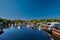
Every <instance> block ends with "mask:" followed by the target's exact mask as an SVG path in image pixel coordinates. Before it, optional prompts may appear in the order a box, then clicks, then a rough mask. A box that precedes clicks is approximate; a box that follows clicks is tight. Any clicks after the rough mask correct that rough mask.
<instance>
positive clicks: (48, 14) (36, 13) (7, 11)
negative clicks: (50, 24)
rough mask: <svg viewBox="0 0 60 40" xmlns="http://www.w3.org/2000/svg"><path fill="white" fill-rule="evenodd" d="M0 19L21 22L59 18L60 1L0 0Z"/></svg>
mask: <svg viewBox="0 0 60 40" xmlns="http://www.w3.org/2000/svg"><path fill="white" fill-rule="evenodd" d="M0 17H1V18H5V19H21V20H31V19H45V18H60V0H0Z"/></svg>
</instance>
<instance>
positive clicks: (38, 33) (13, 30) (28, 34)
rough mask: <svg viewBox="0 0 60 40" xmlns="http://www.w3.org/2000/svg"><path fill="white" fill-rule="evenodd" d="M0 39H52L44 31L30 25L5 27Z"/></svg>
mask: <svg viewBox="0 0 60 40" xmlns="http://www.w3.org/2000/svg"><path fill="white" fill-rule="evenodd" d="M0 40H50V37H49V36H48V35H47V34H46V33H45V32H44V31H43V30H38V29H36V28H30V27H26V26H24V27H13V26H12V27H10V28H7V29H3V33H2V34H0Z"/></svg>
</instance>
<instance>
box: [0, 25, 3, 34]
mask: <svg viewBox="0 0 60 40" xmlns="http://www.w3.org/2000/svg"><path fill="white" fill-rule="evenodd" d="M2 33H3V28H2V27H1V26H0V34H2Z"/></svg>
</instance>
